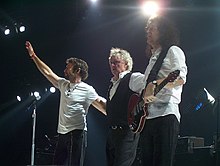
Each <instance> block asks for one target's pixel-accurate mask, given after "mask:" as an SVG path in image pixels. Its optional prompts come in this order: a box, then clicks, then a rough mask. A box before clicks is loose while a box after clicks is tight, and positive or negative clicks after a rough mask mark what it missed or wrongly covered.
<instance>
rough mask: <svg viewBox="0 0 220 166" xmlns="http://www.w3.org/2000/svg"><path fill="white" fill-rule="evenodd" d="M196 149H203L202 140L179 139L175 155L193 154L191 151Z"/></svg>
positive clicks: (193, 138)
mask: <svg viewBox="0 0 220 166" xmlns="http://www.w3.org/2000/svg"><path fill="white" fill-rule="evenodd" d="M196 147H204V138H201V137H194V136H185V137H179V138H178V142H177V147H176V154H183V153H193V149H194V148H196Z"/></svg>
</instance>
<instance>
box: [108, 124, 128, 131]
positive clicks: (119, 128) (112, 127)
mask: <svg viewBox="0 0 220 166" xmlns="http://www.w3.org/2000/svg"><path fill="white" fill-rule="evenodd" d="M110 128H111V129H112V130H127V129H129V127H128V126H122V125H113V126H110Z"/></svg>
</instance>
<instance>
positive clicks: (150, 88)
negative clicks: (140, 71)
mask: <svg viewBox="0 0 220 166" xmlns="http://www.w3.org/2000/svg"><path fill="white" fill-rule="evenodd" d="M155 88H156V85H155V84H153V83H149V84H148V85H147V87H146V88H145V91H144V94H143V100H144V103H151V102H153V101H155V100H156V97H155V96H154V92H155Z"/></svg>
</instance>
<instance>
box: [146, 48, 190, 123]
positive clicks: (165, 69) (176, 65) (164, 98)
mask: <svg viewBox="0 0 220 166" xmlns="http://www.w3.org/2000/svg"><path fill="white" fill-rule="evenodd" d="M160 51H161V49H158V50H157V51H155V53H154V54H153V55H152V56H151V58H150V61H149V65H148V66H147V68H146V71H145V80H146V79H147V77H148V75H149V73H150V71H151V69H152V67H153V65H154V63H155V62H156V60H157V58H158V56H159V54H160ZM174 70H180V75H179V76H180V77H181V78H182V79H183V80H184V82H186V75H187V66H186V60H185V55H184V52H183V51H182V50H181V49H180V48H179V47H177V46H172V47H170V48H169V50H168V53H167V55H166V57H165V59H164V61H163V64H162V66H161V68H160V70H159V72H158V75H157V79H162V78H165V77H167V76H168V75H169V74H170V73H171V72H172V71H174ZM182 87H183V86H182V85H181V86H177V87H174V88H172V89H167V88H165V87H164V88H163V89H161V91H160V92H159V93H158V94H157V95H156V97H157V100H156V101H155V102H153V103H152V104H149V108H148V111H149V116H148V117H147V119H152V118H156V117H159V116H165V115H168V114H174V115H175V116H176V117H177V119H178V121H180V113H179V107H178V104H179V103H180V102H181V94H182Z"/></svg>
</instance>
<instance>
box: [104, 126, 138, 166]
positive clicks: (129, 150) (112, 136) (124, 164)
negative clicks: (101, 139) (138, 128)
mask: <svg viewBox="0 0 220 166" xmlns="http://www.w3.org/2000/svg"><path fill="white" fill-rule="evenodd" d="M139 136H140V135H139V134H135V133H133V132H131V130H130V129H120V128H118V129H110V131H109V133H108V138H107V144H106V155H107V165H108V166H131V165H132V163H133V162H134V159H135V157H136V149H137V145H138V140H139Z"/></svg>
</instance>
